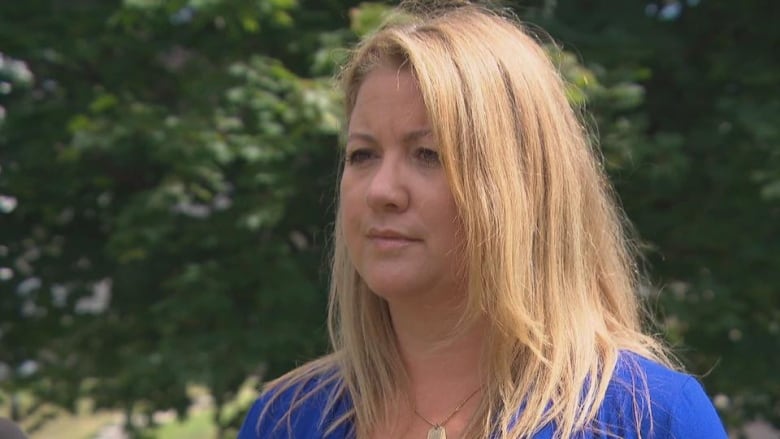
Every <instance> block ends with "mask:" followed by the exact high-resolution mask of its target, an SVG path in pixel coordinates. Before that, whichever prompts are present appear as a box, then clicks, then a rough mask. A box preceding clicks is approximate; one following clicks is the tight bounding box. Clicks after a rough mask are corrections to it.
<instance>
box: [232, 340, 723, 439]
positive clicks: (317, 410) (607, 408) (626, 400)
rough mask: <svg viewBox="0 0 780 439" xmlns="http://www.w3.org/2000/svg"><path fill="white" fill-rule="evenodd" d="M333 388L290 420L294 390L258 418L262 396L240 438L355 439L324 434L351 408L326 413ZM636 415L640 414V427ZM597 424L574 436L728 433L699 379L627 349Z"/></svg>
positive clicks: (540, 436)
mask: <svg viewBox="0 0 780 439" xmlns="http://www.w3.org/2000/svg"><path fill="white" fill-rule="evenodd" d="M643 377H644V378H643ZM316 385H317V381H316V380H314V381H312V382H310V383H306V384H304V386H303V389H299V390H303V392H306V391H308V390H310V389H312V388H314V387H315V386H316ZM331 390H332V386H331V387H324V388H323V389H321V390H318V391H317V393H316V394H315V395H313V396H312V397H311V398H309V399H307V400H306V401H305V402H303V404H301V405H300V406H299V407H298V408H296V409H295V410H294V412H293V414H292V416H291V422H290V423H289V424H288V423H287V422H281V423H279V425H278V426H277V421H278V420H279V419H280V417H281V416H282V415H283V414H284V413H286V411H287V408H288V407H289V405H290V402H291V399H292V398H293V395H294V393H296V391H295V389H293V390H289V391H286V392H285V393H283V394H282V395H280V396H279V398H277V399H276V400H275V401H274V404H273V406H271V407H269V411H268V413H267V414H266V416H264V417H263V419H262V420H260V422H259V423H258V418H259V416H260V413H261V412H262V411H263V409H264V407H265V406H266V404H267V402H268V399H269V396H268V395H267V394H265V395H261V397H260V398H259V399H258V400H257V402H255V404H254V405H253V406H252V409H251V410H250V411H249V414H248V415H247V417H246V419H245V420H244V425H243V426H242V427H241V431H240V432H239V433H238V439H293V438H294V439H353V438H354V435H353V433H352V425H350V424H349V423H345V424H342V426H340V427H339V428H338V429H337V430H336V431H334V432H333V433H332V434H330V435H328V436H327V438H326V437H325V436H324V431H325V429H326V428H327V424H328V422H329V421H330V420H333V419H335V418H337V417H338V416H339V415H341V414H343V413H345V411H346V410H347V408H348V407H349V402H348V401H341V402H340V403H338V404H336V405H335V407H334V409H333V410H331V413H324V412H323V411H324V408H325V406H326V402H327V397H328V395H329V394H330V391H331ZM647 391H649V395H650V405H651V410H648V409H647V403H646V398H644V397H643V395H645V392H647ZM635 395H636V396H637V397H636V398H635V397H634V396H635ZM651 412H652V419H651V416H650V414H651ZM637 419H641V427H640V428H639V431H637ZM323 421H324V422H323ZM594 427H595V428H593V429H589V430H588V431H585V432H581V433H579V434H577V435H575V438H576V439H607V438H614V437H619V438H624V439H639V438H642V439H726V438H727V435H726V432H725V430H724V429H723V424H721V421H720V419H719V418H718V414H717V413H716V412H715V408H714V407H713V406H712V403H711V402H710V399H709V398H708V397H707V395H706V394H705V393H704V389H702V387H701V385H700V384H699V382H698V381H697V380H696V379H694V378H693V377H691V376H690V375H686V374H683V373H680V372H675V371H673V370H670V369H668V368H666V367H664V366H662V365H660V364H658V363H655V362H653V361H650V360H647V359H645V358H643V357H640V356H638V355H635V354H629V353H624V354H621V356H620V359H619V361H618V364H617V367H616V369H615V373H614V374H613V377H612V380H611V382H610V384H609V386H608V388H607V393H606V396H605V398H604V402H603V403H602V405H601V408H600V409H599V412H598V415H597V416H596V419H595V423H594ZM554 431H555V425H554V424H551V425H547V426H546V427H545V428H543V429H542V430H541V431H539V432H538V433H537V434H535V435H534V436H533V438H532V439H551V438H552V437H553V432H554Z"/></svg>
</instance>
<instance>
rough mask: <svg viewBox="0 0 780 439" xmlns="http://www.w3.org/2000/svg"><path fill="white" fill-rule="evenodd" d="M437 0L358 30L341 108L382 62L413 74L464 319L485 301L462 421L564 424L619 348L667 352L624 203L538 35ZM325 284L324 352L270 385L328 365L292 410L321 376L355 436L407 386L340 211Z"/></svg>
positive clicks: (571, 426) (493, 427) (574, 427)
mask: <svg viewBox="0 0 780 439" xmlns="http://www.w3.org/2000/svg"><path fill="white" fill-rule="evenodd" d="M436 3H437V4H436V5H435V7H431V8H429V9H427V10H425V9H423V8H421V7H418V6H415V5H414V4H412V3H411V2H405V3H404V4H402V5H401V7H400V8H399V9H398V10H397V12H398V13H397V14H396V15H394V18H393V19H391V20H389V21H388V23H387V24H385V25H384V26H383V27H382V28H381V29H380V30H379V31H377V32H376V33H375V34H373V35H371V36H369V37H368V38H366V39H365V40H364V41H363V42H362V43H361V44H360V45H359V46H358V48H357V50H356V51H355V52H354V54H353V56H352V58H351V61H350V62H349V64H348V65H347V66H346V67H345V68H344V70H343V72H342V75H341V79H342V85H343V87H344V92H345V97H346V110H347V111H346V114H347V115H350V114H351V111H352V109H353V107H354V105H355V100H356V96H357V93H358V90H359V88H360V86H361V84H362V82H363V80H364V79H365V77H366V75H367V74H368V73H370V72H371V71H372V70H373V69H374V68H376V67H377V66H378V65H380V64H387V63H393V64H394V65H396V66H398V68H408V69H409V71H410V72H411V73H412V74H413V75H414V77H415V78H416V80H417V82H418V84H419V89H420V91H421V94H422V96H423V100H424V102H425V105H426V107H427V110H428V115H429V119H430V123H431V126H432V129H433V130H434V135H435V137H436V139H437V141H438V144H439V153H440V156H441V159H442V163H443V166H444V169H445V172H446V175H447V178H448V181H449V183H450V188H451V190H452V194H453V196H454V199H455V201H456V204H457V207H458V211H459V215H460V220H461V221H462V224H463V228H464V237H463V239H464V240H465V243H464V248H465V252H466V260H467V267H466V270H467V279H468V285H467V287H468V288H467V291H468V295H467V304H466V306H465V311H464V315H463V318H462V322H472V321H475V320H477V319H480V318H482V319H484V318H485V316H490V319H489V320H488V322H487V323H488V330H487V331H488V337H487V338H486V346H485V353H486V355H485V356H484V358H485V360H484V361H485V364H484V365H483V368H482V370H484V371H485V373H486V376H485V377H483V380H484V386H485V387H484V388H483V392H482V399H481V403H480V406H479V408H478V409H477V412H476V414H475V416H474V417H473V418H472V421H471V423H470V424H469V426H468V427H467V432H466V434H465V435H464V437H469V438H471V437H479V438H483V437H489V436H490V435H491V434H497V437H499V438H502V439H503V438H523V437H530V436H531V435H533V434H534V433H535V432H537V431H538V430H539V429H540V428H542V427H543V426H544V425H546V424H548V423H550V422H555V423H556V427H557V431H556V435H557V437H569V436H571V435H572V434H573V433H575V432H577V431H581V430H583V429H587V428H595V427H593V425H591V424H592V422H593V420H594V418H595V416H596V414H597V411H598V409H599V407H600V406H601V403H602V401H603V400H604V397H605V394H606V391H607V386H608V384H609V382H610V380H611V378H612V377H613V372H614V369H615V367H616V363H617V360H618V356H619V352H620V351H630V352H634V353H637V354H639V355H641V356H643V357H646V358H650V359H653V360H656V361H659V362H661V363H663V364H666V365H670V360H669V357H668V355H667V353H666V351H665V349H664V347H663V345H662V344H661V343H660V342H659V341H657V340H656V339H655V338H653V337H652V336H649V335H646V334H645V333H644V332H643V330H642V327H641V326H642V313H641V311H640V310H641V307H640V303H639V300H638V298H637V296H636V290H637V282H638V279H637V270H636V266H635V259H634V252H633V250H632V247H631V245H630V241H629V240H628V239H627V237H626V236H627V233H626V225H625V224H624V220H623V216H622V214H621V212H620V211H619V209H618V208H617V207H616V202H615V200H614V199H613V196H612V194H611V189H610V186H609V184H608V182H607V180H606V178H605V175H604V172H603V170H602V169H601V166H600V162H599V160H598V156H597V154H596V153H595V152H594V150H593V149H592V147H591V145H590V143H589V138H588V135H587V130H586V129H585V128H584V126H583V124H582V123H581V122H580V120H579V119H578V117H577V114H576V112H575V111H574V110H573V109H572V108H571V106H570V105H569V103H568V101H567V99H566V96H565V93H564V83H563V80H562V79H561V76H560V75H559V73H558V72H557V70H556V68H555V67H554V66H553V65H552V63H551V61H550V59H549V57H548V56H547V54H546V53H545V51H544V49H543V48H542V46H541V45H540V44H539V43H538V42H537V41H536V39H535V38H534V37H532V36H531V35H530V34H529V33H528V32H527V30H525V29H524V28H523V27H522V26H521V25H520V24H519V23H517V22H516V21H515V20H513V19H512V18H510V17H506V16H502V15H500V14H498V13H496V12H493V11H490V10H488V9H486V8H484V7H480V6H476V5H473V4H471V3H469V2H465V1H450V2H436ZM431 4H432V2H428V5H431ZM330 294H331V295H330V307H329V330H330V335H331V341H332V345H333V353H332V354H330V355H328V356H325V357H323V358H320V359H319V360H316V361H314V362H311V363H309V364H307V365H304V366H303V367H301V368H299V369H296V370H294V371H292V372H290V373H289V374H287V375H285V376H284V377H282V378H280V379H278V380H277V381H275V382H273V383H271V384H270V385H269V387H268V390H269V391H272V392H275V393H277V394H278V393H281V391H283V390H285V389H288V388H290V387H293V386H295V385H296V383H297V384H300V383H302V382H305V381H307V380H311V379H313V378H316V377H324V378H323V379H320V380H319V381H318V383H319V384H318V385H317V386H316V387H315V388H314V390H312V391H309V392H302V393H300V394H297V395H296V396H294V397H293V400H294V401H296V402H295V403H294V404H293V405H292V407H291V408H290V409H289V411H288V418H287V419H288V422H289V412H292V411H293V410H294V409H295V407H296V406H297V405H298V404H300V403H301V402H302V401H303V400H304V399H305V398H306V395H307V394H312V393H314V392H315V391H316V390H318V389H319V388H322V387H329V388H330V389H331V394H330V396H329V401H330V404H331V406H330V407H328V408H326V411H327V410H329V409H332V408H333V405H334V404H335V401H337V400H339V399H340V398H349V399H351V400H352V401H355V402H359V403H356V404H354V405H352V407H351V408H350V410H348V411H347V412H346V413H345V414H344V415H343V416H342V417H341V418H339V419H335V420H332V423H331V425H330V426H329V427H330V429H331V430H332V429H333V428H335V427H337V426H338V425H339V424H341V423H343V422H347V421H351V422H352V423H353V424H352V425H354V426H355V428H356V433H357V435H358V437H364V436H366V435H368V434H369V433H370V431H371V429H372V427H373V426H376V425H378V424H379V423H380V422H381V421H383V420H386V419H387V416H392V414H393V410H394V407H397V406H398V404H399V403H400V402H402V401H406V399H405V398H406V396H405V395H404V391H405V388H404V386H403V385H399V383H401V384H404V383H406V375H405V371H404V368H403V366H402V365H401V363H400V360H399V354H398V350H397V346H396V343H395V339H394V336H393V332H392V328H391V324H390V318H389V314H388V309H387V306H386V304H385V302H384V301H383V300H382V299H381V298H379V297H378V296H376V295H375V294H373V293H371V291H369V290H368V289H367V287H366V285H365V283H364V282H363V281H362V280H361V279H360V276H359V275H358V274H357V272H356V270H355V267H354V265H353V264H352V262H351V261H350V260H349V257H348V255H347V251H346V248H345V242H344V237H343V236H342V232H341V218H340V215H338V214H337V220H336V227H335V236H334V254H333V267H332V279H331V292H330ZM635 397H641V395H639V396H636V395H635ZM647 406H649V405H647ZM520 407H522V408H523V410H522V411H521V412H518V411H519V408H520Z"/></svg>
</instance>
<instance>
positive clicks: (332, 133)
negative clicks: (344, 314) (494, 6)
mask: <svg viewBox="0 0 780 439" xmlns="http://www.w3.org/2000/svg"><path fill="white" fill-rule="evenodd" d="M508 3H509V4H510V6H513V7H514V9H515V10H516V11H518V13H519V15H520V17H521V18H523V19H525V20H527V21H529V22H531V23H534V24H539V25H541V26H542V27H543V28H544V29H546V30H548V31H549V32H550V33H551V34H552V35H553V37H554V38H555V39H556V40H557V41H559V42H560V43H561V45H562V47H561V48H556V47H553V46H550V53H551V55H552V56H553V59H554V60H555V61H556V63H557V64H558V65H559V66H560V68H561V70H562V71H563V73H564V75H565V76H566V78H567V79H568V81H569V82H570V90H569V91H570V98H571V100H572V101H573V102H574V103H575V104H580V105H583V106H585V107H586V109H587V110H589V111H590V112H591V113H592V114H593V123H594V125H597V126H598V137H599V138H600V145H601V148H602V151H603V154H604V157H605V165H606V166H607V169H608V171H609V172H610V174H611V175H612V176H613V180H614V181H615V183H616V186H617V190H618V192H619V195H620V198H621V200H622V202H623V204H624V208H625V210H626V211H627V213H628V215H629V217H630V218H631V219H632V221H633V222H634V223H635V225H636V227H637V229H638V231H639V235H640V236H641V242H642V245H643V248H644V250H645V253H646V256H647V259H648V262H649V264H648V266H649V269H650V273H651V276H650V278H649V280H650V281H651V282H650V283H649V284H648V286H647V292H648V293H649V296H650V297H651V300H653V301H657V302H658V305H657V308H659V315H660V316H661V323H662V329H663V330H664V331H665V332H666V335H667V337H669V338H670V339H671V340H672V341H673V342H675V343H677V344H678V345H679V347H680V348H681V349H680V352H681V356H682V357H683V359H684V360H685V361H686V363H687V364H688V365H689V367H690V368H691V369H692V370H693V371H694V372H696V373H700V374H703V375H705V376H704V380H705V382H706V385H707V388H708V390H709V391H711V393H713V394H721V395H723V396H725V399H724V398H720V399H719V401H720V404H719V408H721V409H722V410H723V412H722V413H723V414H724V415H725V416H726V418H727V419H728V420H729V421H730V422H731V423H732V424H734V425H738V424H740V423H742V422H744V421H745V420H747V419H752V418H754V417H756V416H761V417H763V418H765V419H768V420H770V421H771V422H773V423H774V424H775V425H780V402H778V401H779V398H780V385H779V384H778V382H777V380H772V379H771V377H772V374H773V372H774V371H776V370H777V369H778V368H779V367H780V342H779V341H778V340H780V337H778V332H779V331H780V311H778V310H780V306H778V305H779V304H778V294H777V288H778V285H780V279H779V278H778V276H780V258H778V257H777V256H776V255H777V254H780V248H778V247H779V246H780V239H777V236H778V231H779V230H778V224H780V221H778V216H779V215H780V208H779V207H778V202H780V146H779V145H778V143H779V142H778V137H779V136H780V124H779V123H778V120H777V115H778V114H779V112H778V110H780V97H779V96H778V93H777V92H778V84H779V83H780V81H778V79H779V78H778V76H780V71H778V69H777V61H776V58H773V57H772V56H771V54H772V53H773V52H772V50H776V48H777V47H778V43H779V39H780V31H778V29H777V27H776V26H774V23H773V21H772V20H771V19H770V17H773V16H776V15H777V14H776V12H778V11H776V9H777V5H774V4H762V3H760V2H724V1H718V0H701V1H698V2H696V1H691V0H689V1H687V2H676V1H672V2H669V1H665V2H646V3H636V2H621V1H615V0H589V1H584V2H574V1H558V2H553V1H537V2H522V3H521V2H508ZM357 6H358V4H357V2H349V1H336V0H327V1H315V0H298V1H295V0H125V1H122V2H120V1H105V0H78V1H68V2H63V1H57V0H31V1H27V2H2V3H0V294H1V295H2V296H0V346H2V348H1V350H0V389H1V390H2V393H3V394H5V395H14V394H17V393H19V392H21V391H25V392H31V393H32V394H34V395H36V396H37V398H38V401H43V402H48V403H54V404H57V405H60V406H63V407H69V408H74V404H75V401H76V400H77V399H78V398H80V397H84V396H87V397H89V398H91V399H92V400H94V401H95V402H96V404H97V406H98V407H107V408H118V409H122V410H125V411H126V412H127V413H142V414H150V413H152V412H154V411H156V410H162V409H168V408H175V409H177V410H178V411H179V413H181V414H184V413H185V409H186V407H187V405H188V404H189V400H188V396H187V386H188V385H190V384H193V383H195V384H201V385H205V386H206V387H207V388H208V389H209V391H210V392H211V394H212V395H213V396H214V398H215V402H216V405H217V408H218V410H217V415H216V419H215V421H216V422H217V424H218V425H220V426H222V427H226V426H228V425H230V424H231V423H232V424H233V425H235V423H236V422H237V419H235V418H229V417H226V416H225V413H224V411H223V410H221V408H222V407H224V404H225V403H226V402H227V401H229V400H230V399H231V398H232V397H233V396H234V394H235V392H236V391H237V389H238V388H239V386H240V384H241V383H242V382H243V381H244V380H245V379H246V377H247V376H249V375H252V374H256V375H260V376H274V375H276V374H278V373H280V372H281V371H283V370H286V369H289V368H290V367H291V366H293V365H294V364H297V363H300V362H302V361H305V360H306V359H309V358H312V357H313V356H315V355H317V354H318V353H320V352H322V350H323V349H324V346H325V344H324V340H325V335H324V324H323V316H324V303H325V291H326V287H327V276H326V275H325V272H324V267H326V265H327V264H326V261H327V253H326V252H327V244H328V242H327V236H328V234H329V228H330V227H331V223H332V216H333V198H334V197H333V194H334V193H335V189H334V186H333V185H334V183H335V180H336V175H337V172H338V160H339V153H338V143H339V141H338V134H339V129H340V127H339V120H340V119H341V114H340V111H341V110H340V104H339V98H338V96H337V94H336V92H335V91H334V88H333V84H332V81H331V76H332V74H333V72H334V70H335V68H336V67H337V66H338V63H339V61H340V59H341V58H343V55H344V53H345V52H344V50H343V48H344V47H347V46H348V45H349V44H351V43H353V42H354V41H355V40H356V37H357V35H359V34H363V33H365V32H368V31H370V29H372V28H373V27H374V26H375V25H376V23H377V22H378V21H379V20H380V19H381V14H382V11H383V9H384V7H383V6H381V5H379V4H362V5H360V7H357ZM670 8H671V9H670ZM772 10H775V12H774V13H773V12H772ZM656 298H660V300H658V299H656ZM757 357H760V358H761V359H758V358H757ZM37 407H39V406H38V405H33V406H28V407H17V411H16V412H15V413H14V414H13V415H14V417H16V418H21V417H24V416H25V415H31V414H32V412H33V411H34V409H35V408H37Z"/></svg>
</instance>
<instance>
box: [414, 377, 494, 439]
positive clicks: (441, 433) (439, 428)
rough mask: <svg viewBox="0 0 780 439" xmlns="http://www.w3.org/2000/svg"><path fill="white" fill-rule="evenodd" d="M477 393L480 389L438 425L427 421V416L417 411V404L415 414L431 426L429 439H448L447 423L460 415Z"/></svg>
mask: <svg viewBox="0 0 780 439" xmlns="http://www.w3.org/2000/svg"><path fill="white" fill-rule="evenodd" d="M477 392H479V389H477V390H475V391H473V392H472V393H471V395H469V396H467V397H466V399H464V400H463V401H461V402H460V404H458V406H457V407H455V410H453V411H452V413H450V414H449V415H448V416H447V417H446V418H444V420H443V421H441V422H437V423H433V422H431V421H429V420H428V419H426V418H425V416H423V415H421V414H420V412H418V411H417V405H416V404H415V405H414V407H412V409H413V410H414V414H415V415H417V416H419V417H420V419H422V420H423V421H425V423H426V424H428V425H430V426H431V429H430V430H428V439H447V431H446V430H444V425H445V424H447V422H449V420H450V419H452V417H453V416H455V413H458V411H460V409H462V408H463V406H464V405H466V403H467V402H469V400H470V399H471V398H472V397H474V395H476V394H477Z"/></svg>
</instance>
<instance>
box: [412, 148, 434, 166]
mask: <svg viewBox="0 0 780 439" xmlns="http://www.w3.org/2000/svg"><path fill="white" fill-rule="evenodd" d="M416 155H417V157H418V158H419V159H420V160H422V161H423V162H424V163H425V164H428V165H437V164H439V153H438V152H437V151H435V150H433V149H430V148H420V149H418V150H417V152H416Z"/></svg>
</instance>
